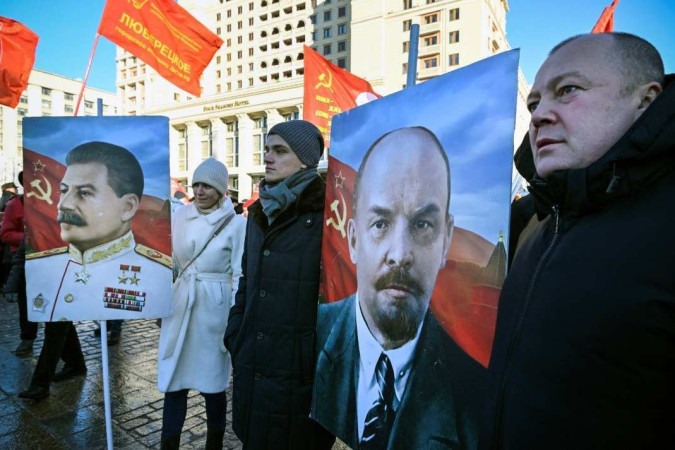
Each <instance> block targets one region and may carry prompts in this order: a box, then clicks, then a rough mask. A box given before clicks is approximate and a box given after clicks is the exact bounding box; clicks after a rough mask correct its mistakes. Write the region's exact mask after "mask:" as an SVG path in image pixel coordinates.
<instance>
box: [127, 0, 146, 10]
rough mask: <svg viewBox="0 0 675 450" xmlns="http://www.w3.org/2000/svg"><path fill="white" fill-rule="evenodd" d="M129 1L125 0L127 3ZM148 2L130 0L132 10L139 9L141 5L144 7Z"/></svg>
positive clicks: (144, 0)
mask: <svg viewBox="0 0 675 450" xmlns="http://www.w3.org/2000/svg"><path fill="white" fill-rule="evenodd" d="M128 2H129V0H127V3H128ZM147 2H148V0H131V3H132V4H133V5H134V8H136V9H141V8H142V7H143V5H145V4H146V3H147Z"/></svg>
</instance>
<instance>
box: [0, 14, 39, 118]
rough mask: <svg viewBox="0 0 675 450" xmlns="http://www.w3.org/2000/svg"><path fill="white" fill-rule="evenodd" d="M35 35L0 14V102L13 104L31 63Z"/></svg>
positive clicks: (30, 67)
mask: <svg viewBox="0 0 675 450" xmlns="http://www.w3.org/2000/svg"><path fill="white" fill-rule="evenodd" d="M38 39H39V38H38V35H37V34H35V33H33V32H32V31H31V30H29V29H28V28H27V27H26V26H25V25H23V24H22V23H20V22H17V21H16V20H12V19H8V18H6V17H2V16H0V105H6V106H9V107H10V108H16V105H18V104H19V99H20V98H21V93H22V92H23V91H24V89H26V86H28V77H29V75H30V71H31V70H33V63H35V48H36V47H37V44H38Z"/></svg>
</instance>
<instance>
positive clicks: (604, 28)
mask: <svg viewBox="0 0 675 450" xmlns="http://www.w3.org/2000/svg"><path fill="white" fill-rule="evenodd" d="M618 4H619V0H612V4H611V5H609V6H608V7H606V8H605V9H604V10H603V11H602V14H601V15H600V18H599V19H598V21H597V22H596V23H595V26H594V27H593V29H592V30H591V33H611V32H612V31H614V10H615V9H616V5H618Z"/></svg>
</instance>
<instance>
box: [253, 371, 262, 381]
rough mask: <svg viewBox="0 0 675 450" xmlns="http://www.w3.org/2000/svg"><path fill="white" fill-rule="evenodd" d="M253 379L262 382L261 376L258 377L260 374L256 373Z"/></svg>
mask: <svg viewBox="0 0 675 450" xmlns="http://www.w3.org/2000/svg"><path fill="white" fill-rule="evenodd" d="M253 378H255V379H256V380H262V375H260V373H258V372H256V373H255V375H253Z"/></svg>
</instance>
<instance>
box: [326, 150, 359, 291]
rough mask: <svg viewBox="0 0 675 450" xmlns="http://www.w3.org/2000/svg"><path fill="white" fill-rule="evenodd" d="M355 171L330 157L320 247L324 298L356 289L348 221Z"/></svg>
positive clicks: (350, 211) (350, 213)
mask: <svg viewBox="0 0 675 450" xmlns="http://www.w3.org/2000/svg"><path fill="white" fill-rule="evenodd" d="M355 181H356V171H355V170H354V169H352V168H351V167H350V166H348V165H347V164H344V163H342V162H341V161H340V160H339V159H336V158H334V157H332V156H329V157H328V174H327V177H326V200H327V201H326V206H325V207H324V214H323V216H324V228H323V245H322V247H321V261H322V263H323V268H322V272H321V277H322V280H321V286H322V294H323V297H324V301H326V302H334V301H337V300H340V299H343V298H345V297H347V296H349V295H351V294H353V293H354V292H356V266H355V265H354V264H353V263H352V261H351V259H350V257H349V243H348V241H347V224H348V223H349V219H350V218H351V217H352V195H353V192H354V183H355Z"/></svg>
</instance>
